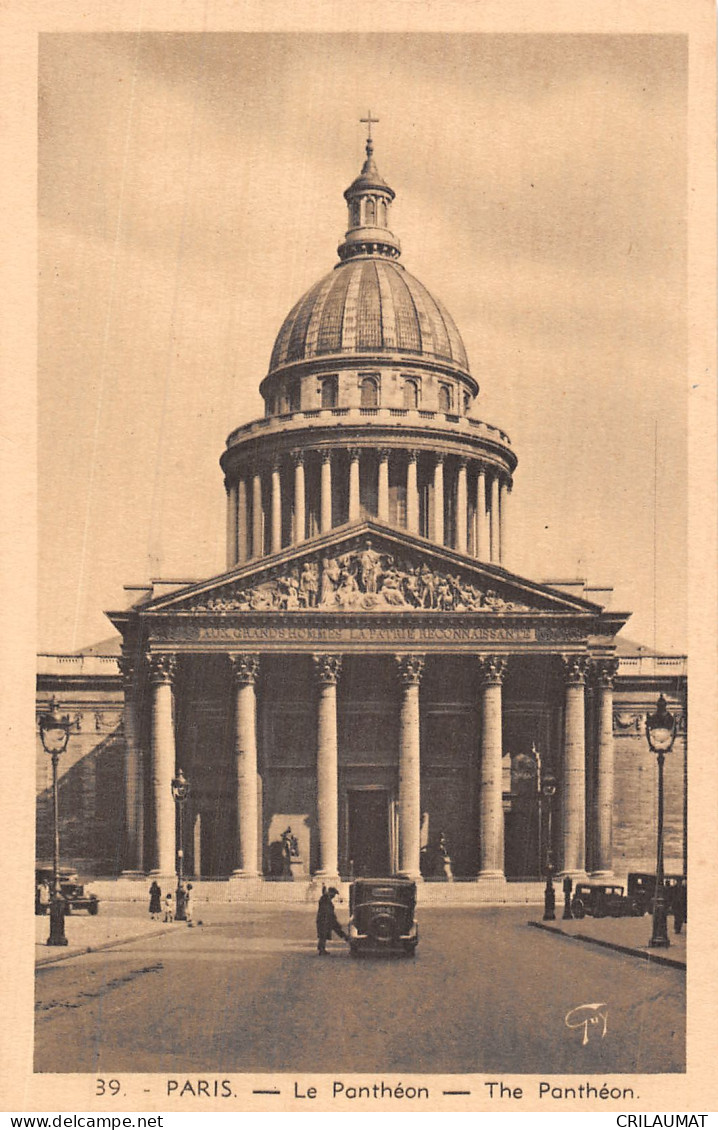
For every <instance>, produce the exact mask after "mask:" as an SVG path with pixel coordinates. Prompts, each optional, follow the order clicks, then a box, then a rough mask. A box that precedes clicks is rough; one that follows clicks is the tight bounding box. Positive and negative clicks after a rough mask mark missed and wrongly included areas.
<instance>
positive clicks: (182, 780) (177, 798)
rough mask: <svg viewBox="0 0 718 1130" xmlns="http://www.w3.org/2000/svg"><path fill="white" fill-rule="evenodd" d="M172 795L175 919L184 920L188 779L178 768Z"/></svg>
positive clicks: (173, 781)
mask: <svg viewBox="0 0 718 1130" xmlns="http://www.w3.org/2000/svg"><path fill="white" fill-rule="evenodd" d="M172 796H173V797H174V802H175V805H176V806H177V822H178V839H179V847H178V849H177V893H176V902H175V921H177V922H186V921H187V913H186V910H185V906H186V904H187V892H186V891H185V885H184V806H185V801H186V800H187V797H188V796H189V781H188V780H187V779H186V777H185V775H184V773H183V772H182V770H181V769H180V770H179V771H178V773H177V776H176V777H174V778H173V779H172Z"/></svg>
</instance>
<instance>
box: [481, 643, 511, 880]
mask: <svg viewBox="0 0 718 1130" xmlns="http://www.w3.org/2000/svg"><path fill="white" fill-rule="evenodd" d="M479 666H480V669H481V679H482V687H481V773H480V792H479V874H478V876H477V879H478V880H481V881H493V882H496V881H497V880H500V881H502V880H503V879H504V804H503V790H502V779H501V757H502V754H503V737H502V725H501V711H502V704H501V697H502V696H501V687H502V684H503V681H504V675H505V673H506V660H505V659H503V658H501V657H500V656H497V655H488V656H486V658H484V659H480V660H479Z"/></svg>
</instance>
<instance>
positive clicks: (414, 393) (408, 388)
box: [404, 381, 419, 408]
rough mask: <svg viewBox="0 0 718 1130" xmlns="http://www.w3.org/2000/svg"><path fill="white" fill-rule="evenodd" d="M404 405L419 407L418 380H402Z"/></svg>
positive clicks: (406, 406)
mask: <svg viewBox="0 0 718 1130" xmlns="http://www.w3.org/2000/svg"><path fill="white" fill-rule="evenodd" d="M404 407H405V408H418V407H419V382H418V381H404Z"/></svg>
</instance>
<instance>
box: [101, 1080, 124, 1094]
mask: <svg viewBox="0 0 718 1130" xmlns="http://www.w3.org/2000/svg"><path fill="white" fill-rule="evenodd" d="M95 1082H96V1084H97V1089H96V1091H95V1094H96V1095H113V1096H114V1095H119V1093H120V1086H121V1084H120V1080H119V1079H97V1080H96V1081H95Z"/></svg>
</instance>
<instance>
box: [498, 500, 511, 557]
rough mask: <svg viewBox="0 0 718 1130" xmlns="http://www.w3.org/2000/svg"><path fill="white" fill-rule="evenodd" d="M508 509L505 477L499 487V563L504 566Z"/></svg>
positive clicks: (506, 555) (506, 547)
mask: <svg viewBox="0 0 718 1130" xmlns="http://www.w3.org/2000/svg"><path fill="white" fill-rule="evenodd" d="M508 509H509V484H508V482H507V481H506V479H502V480H501V485H500V487H499V557H498V560H499V564H500V565H503V566H506V561H507V558H508V553H507V549H508V530H507V526H508V522H507V519H508Z"/></svg>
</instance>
